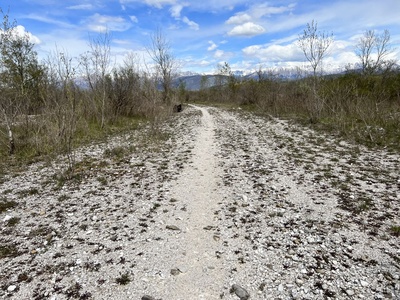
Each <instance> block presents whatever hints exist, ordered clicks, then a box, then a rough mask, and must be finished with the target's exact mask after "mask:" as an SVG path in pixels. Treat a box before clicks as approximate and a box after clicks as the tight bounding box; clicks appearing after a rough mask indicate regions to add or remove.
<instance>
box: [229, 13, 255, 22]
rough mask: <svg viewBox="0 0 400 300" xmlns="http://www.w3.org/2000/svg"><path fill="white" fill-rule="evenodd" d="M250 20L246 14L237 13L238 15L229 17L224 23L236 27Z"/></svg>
mask: <svg viewBox="0 0 400 300" xmlns="http://www.w3.org/2000/svg"><path fill="white" fill-rule="evenodd" d="M251 20H252V18H251V16H250V15H248V14H246V13H239V14H236V15H234V16H232V17H230V18H229V19H228V20H227V21H226V22H225V23H226V24H233V25H238V24H243V23H246V22H249V21H251Z"/></svg>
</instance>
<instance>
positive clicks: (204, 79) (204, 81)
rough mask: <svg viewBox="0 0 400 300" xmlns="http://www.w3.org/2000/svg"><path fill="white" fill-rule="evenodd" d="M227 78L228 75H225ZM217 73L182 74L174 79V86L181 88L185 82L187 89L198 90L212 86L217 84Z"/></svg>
mask: <svg viewBox="0 0 400 300" xmlns="http://www.w3.org/2000/svg"><path fill="white" fill-rule="evenodd" d="M224 77H225V78H227V76H224ZM216 79H217V75H200V74H197V75H190V76H180V77H177V78H175V79H174V80H173V81H172V86H173V87H174V88H179V86H180V85H181V84H184V86H185V89H186V90H187V91H198V90H200V89H201V88H202V85H203V88H210V87H213V86H215V85H216V82H217V80H216Z"/></svg>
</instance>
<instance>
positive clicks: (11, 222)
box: [7, 217, 21, 226]
mask: <svg viewBox="0 0 400 300" xmlns="http://www.w3.org/2000/svg"><path fill="white" fill-rule="evenodd" d="M20 220H21V218H19V217H12V218H11V219H9V220H8V221H7V226H15V225H17V224H18V223H19V221H20Z"/></svg>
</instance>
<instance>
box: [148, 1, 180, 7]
mask: <svg viewBox="0 0 400 300" xmlns="http://www.w3.org/2000/svg"><path fill="white" fill-rule="evenodd" d="M144 2H145V3H146V4H147V5H150V6H154V7H156V8H163V6H165V5H174V4H176V0H145V1H144Z"/></svg>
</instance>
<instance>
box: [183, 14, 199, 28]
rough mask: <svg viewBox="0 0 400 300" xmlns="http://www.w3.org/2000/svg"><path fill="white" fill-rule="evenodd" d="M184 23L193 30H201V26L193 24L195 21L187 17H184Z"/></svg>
mask: <svg viewBox="0 0 400 300" xmlns="http://www.w3.org/2000/svg"><path fill="white" fill-rule="evenodd" d="M182 21H183V23H185V24H187V25H189V27H190V28H191V29H194V30H199V24H197V23H196V22H193V21H191V20H189V19H188V18H187V17H183V19H182Z"/></svg>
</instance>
